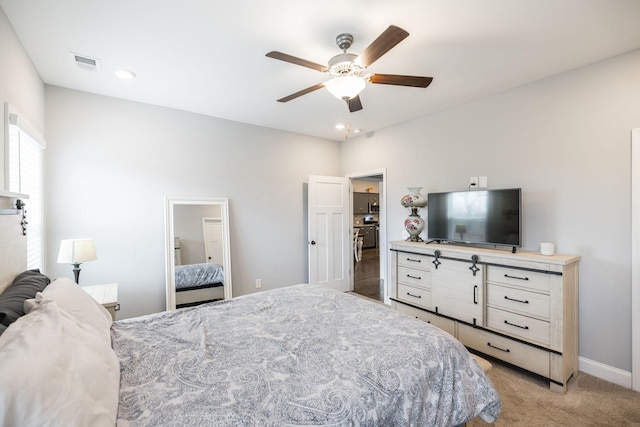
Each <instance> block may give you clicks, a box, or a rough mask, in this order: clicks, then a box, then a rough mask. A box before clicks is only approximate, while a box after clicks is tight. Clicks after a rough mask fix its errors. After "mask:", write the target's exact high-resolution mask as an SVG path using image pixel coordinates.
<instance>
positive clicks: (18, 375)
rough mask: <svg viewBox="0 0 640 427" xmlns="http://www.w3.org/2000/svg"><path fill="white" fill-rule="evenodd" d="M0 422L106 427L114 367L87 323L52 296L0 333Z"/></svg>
mask: <svg viewBox="0 0 640 427" xmlns="http://www.w3.org/2000/svg"><path fill="white" fill-rule="evenodd" d="M0 361H1V363H0V425H7V426H40V425H43V426H44V425H46V426H51V427H57V426H61V427H62V426H64V427H71V426H111V427H113V426H114V425H115V423H116V417H117V410H118V392H119V387H120V367H119V364H118V359H117V356H116V354H115V352H114V351H113V350H112V349H111V346H110V344H106V343H105V341H104V339H103V337H101V336H100V334H99V333H96V331H95V328H94V327H93V326H92V325H88V324H81V323H79V322H78V321H77V320H76V319H75V318H74V316H72V315H71V314H69V313H67V312H66V311H64V310H62V309H61V308H60V307H58V305H57V304H56V302H55V301H52V300H49V299H47V298H46V297H43V296H40V297H39V298H36V302H35V306H34V307H33V309H32V310H31V311H30V312H29V313H28V314H27V315H25V316H22V317H21V318H19V319H18V320H17V321H16V322H14V323H13V324H12V325H11V326H10V327H9V328H7V330H6V331H5V332H4V334H2V335H1V336H0Z"/></svg>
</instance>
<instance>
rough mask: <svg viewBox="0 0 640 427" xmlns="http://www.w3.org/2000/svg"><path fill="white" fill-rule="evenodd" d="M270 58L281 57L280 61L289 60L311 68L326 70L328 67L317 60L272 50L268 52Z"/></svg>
mask: <svg viewBox="0 0 640 427" xmlns="http://www.w3.org/2000/svg"><path fill="white" fill-rule="evenodd" d="M266 56H268V57H269V58H273V59H279V60H280V61H284V62H289V63H291V64H295V65H302V66H303V67H307V68H311V69H312V70H316V71H320V72H325V71H327V67H326V66H325V65H320V64H316V63H315V62H311V61H307V60H306V59H302V58H298V57H296V56H291V55H287V54H286V53H282V52H278V51H275V50H273V51H271V52H269V53H267V54H266Z"/></svg>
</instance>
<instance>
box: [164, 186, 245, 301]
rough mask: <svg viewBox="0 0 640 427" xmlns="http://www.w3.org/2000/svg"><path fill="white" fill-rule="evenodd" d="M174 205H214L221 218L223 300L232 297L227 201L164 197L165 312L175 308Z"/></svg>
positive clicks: (204, 198)
mask: <svg viewBox="0 0 640 427" xmlns="http://www.w3.org/2000/svg"><path fill="white" fill-rule="evenodd" d="M176 205H216V206H220V214H221V216H222V239H223V243H222V250H223V252H224V263H223V266H222V268H223V269H224V299H225V300H227V299H231V298H232V297H233V288H232V281H231V245H230V241H229V199H227V198H223V197H170V196H167V197H165V216H164V219H165V220H164V222H165V267H166V286H167V310H175V308H176V283H175V282H176V280H175V277H176V276H175V272H176V270H175V248H174V238H175V231H174V224H173V221H174V212H173V208H174V206H176Z"/></svg>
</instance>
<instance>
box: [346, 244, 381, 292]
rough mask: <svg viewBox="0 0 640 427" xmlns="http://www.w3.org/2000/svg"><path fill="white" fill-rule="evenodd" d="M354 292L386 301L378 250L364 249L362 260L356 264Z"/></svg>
mask: <svg viewBox="0 0 640 427" xmlns="http://www.w3.org/2000/svg"><path fill="white" fill-rule="evenodd" d="M353 291H354V292H355V293H357V294H360V295H364V296H366V297H369V298H372V299H375V300H378V301H384V288H383V286H382V281H381V280H380V252H379V249H378V248H370V249H363V251H362V260H361V261H360V262H354V281H353Z"/></svg>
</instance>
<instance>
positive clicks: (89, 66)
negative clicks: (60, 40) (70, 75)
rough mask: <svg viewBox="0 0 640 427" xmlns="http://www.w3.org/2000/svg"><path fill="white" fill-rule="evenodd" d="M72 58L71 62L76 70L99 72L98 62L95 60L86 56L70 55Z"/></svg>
mask: <svg viewBox="0 0 640 427" xmlns="http://www.w3.org/2000/svg"><path fill="white" fill-rule="evenodd" d="M71 56H72V57H73V61H74V62H75V64H76V66H78V68H81V69H83V70H85V71H95V72H98V73H99V72H100V60H99V59H97V58H91V57H90V56H86V55H79V54H77V53H73V52H72V53H71Z"/></svg>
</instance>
